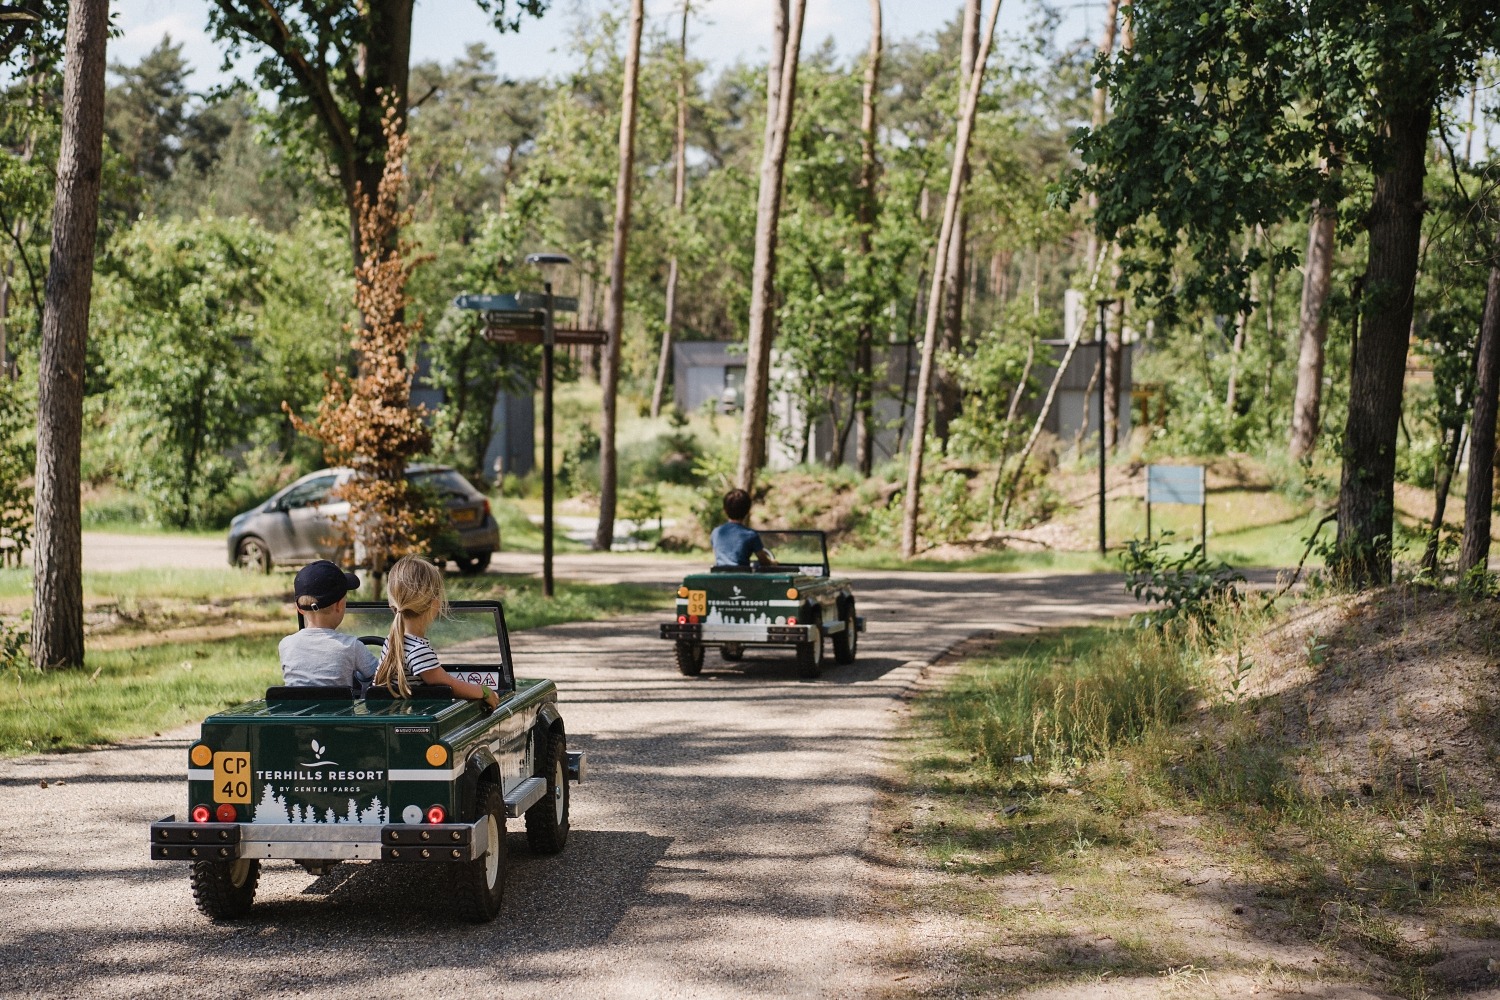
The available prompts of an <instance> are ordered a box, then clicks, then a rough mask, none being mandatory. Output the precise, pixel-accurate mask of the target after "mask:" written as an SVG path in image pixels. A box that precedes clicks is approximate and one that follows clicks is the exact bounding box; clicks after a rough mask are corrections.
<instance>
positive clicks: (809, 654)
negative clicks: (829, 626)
mask: <svg viewBox="0 0 1500 1000" xmlns="http://www.w3.org/2000/svg"><path fill="white" fill-rule="evenodd" d="M808 624H810V625H815V626H817V628H816V632H817V638H815V639H813V640H812V641H811V642H799V643H797V665H798V666H800V667H801V668H802V676H803V677H806V678H807V679H809V680H811V679H813V678H815V677H817V676H818V675H820V674H821V673H822V672H823V627H822V626H823V622H822V620H821V619H820V618H819V617H817V616H814V617H813V618H812V620H811V621H809V622H808Z"/></svg>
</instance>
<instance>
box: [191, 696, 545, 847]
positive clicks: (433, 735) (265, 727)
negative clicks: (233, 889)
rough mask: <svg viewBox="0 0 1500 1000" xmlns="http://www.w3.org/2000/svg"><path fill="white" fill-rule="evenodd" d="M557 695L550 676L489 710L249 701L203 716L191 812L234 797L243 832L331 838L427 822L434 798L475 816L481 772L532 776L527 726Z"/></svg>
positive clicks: (457, 704)
mask: <svg viewBox="0 0 1500 1000" xmlns="http://www.w3.org/2000/svg"><path fill="white" fill-rule="evenodd" d="M556 697H557V689H556V685H554V684H553V683H552V682H551V681H520V682H518V685H517V690H516V691H514V692H510V693H508V694H507V695H506V696H505V698H504V699H503V700H502V701H501V704H500V706H499V707H498V708H496V709H495V710H494V711H493V712H489V713H486V712H484V710H483V708H482V707H481V706H480V705H479V704H478V703H476V702H472V701H463V700H456V701H402V700H394V701H353V700H351V701H348V702H321V701H319V702H287V703H280V702H269V703H268V702H264V701H256V702H247V703H246V704H244V705H241V706H238V707H236V708H234V709H231V710H229V711H227V712H221V713H218V714H216V715H213V716H210V717H209V718H208V719H206V720H205V721H204V723H203V728H202V735H201V737H200V739H199V740H198V741H196V742H195V743H194V745H193V746H192V747H190V748H189V754H188V773H187V777H188V810H189V813H191V811H192V809H193V808H194V807H195V806H198V805H204V806H206V807H208V809H209V810H210V812H211V813H213V814H214V816H215V817H216V818H219V817H220V809H221V807H223V806H226V805H227V806H230V807H232V809H233V818H234V820H235V822H237V823H239V824H240V825H242V826H244V827H245V828H246V829H247V831H248V830H253V829H254V828H256V827H259V826H262V825H269V826H299V827H306V828H308V829H310V830H323V831H324V832H325V833H329V835H330V836H333V834H332V833H331V831H333V830H336V829H339V828H343V827H367V828H369V827H373V828H379V827H380V826H384V825H388V824H393V823H418V822H422V820H423V817H424V816H425V815H426V814H427V811H428V810H429V809H431V808H432V807H433V806H438V807H441V808H442V810H443V812H444V814H445V815H446V816H449V817H453V818H455V819H469V818H471V816H470V814H471V813H472V810H473V788H474V785H475V784H476V783H477V781H478V779H479V777H480V774H479V773H477V771H481V770H489V769H493V772H494V775H493V776H494V777H496V778H497V779H498V780H499V782H500V783H501V786H502V789H503V790H504V791H505V792H506V793H507V794H509V793H510V792H512V791H513V790H514V789H516V788H517V787H518V786H519V785H521V783H522V782H524V781H525V780H526V779H527V778H529V777H531V776H532V772H533V770H534V767H533V765H534V753H535V750H534V748H533V747H532V745H531V744H532V730H533V729H534V728H535V723H536V719H537V716H538V713H539V712H540V711H541V709H542V706H543V705H546V704H549V703H551V702H555V700H556ZM200 746H201V747H203V748H205V749H204V750H198V749H197V748H198V747H200ZM195 752H196V753H197V757H198V759H199V760H200V761H204V762H205V763H204V764H202V765H199V764H195V763H194V762H193V760H194V753H195ZM343 837H345V835H344V834H343V833H340V834H338V835H337V836H334V839H335V840H337V839H340V838H343ZM356 839H357V838H356ZM266 856H271V855H266ZM279 856H289V857H304V856H306V855H296V854H288V855H279Z"/></svg>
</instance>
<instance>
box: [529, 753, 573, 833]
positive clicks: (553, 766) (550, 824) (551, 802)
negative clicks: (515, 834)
mask: <svg viewBox="0 0 1500 1000" xmlns="http://www.w3.org/2000/svg"><path fill="white" fill-rule="evenodd" d="M537 742H539V743H541V744H542V747H541V748H540V752H539V753H538V755H537V762H536V773H537V774H538V775H540V776H542V777H545V778H546V779H547V794H546V795H545V796H543V797H542V798H541V800H539V801H538V802H537V804H536V805H534V806H532V807H531V808H530V809H528V810H526V843H528V844H530V845H531V849H532V850H533V851H536V852H538V853H540V854H556V853H557V852H558V851H561V850H562V849H563V845H564V844H566V843H567V842H568V770H567V768H568V740H567V737H565V736H563V734H562V733H546V734H543V733H538V734H537Z"/></svg>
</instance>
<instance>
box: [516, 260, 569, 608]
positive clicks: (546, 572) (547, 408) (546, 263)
mask: <svg viewBox="0 0 1500 1000" xmlns="http://www.w3.org/2000/svg"><path fill="white" fill-rule="evenodd" d="M526 263H528V264H532V265H534V266H536V267H538V268H541V269H542V275H543V280H542V295H543V297H544V299H545V304H544V305H543V309H544V310H545V311H546V319H545V321H544V325H543V327H542V595H543V596H544V597H551V596H552V593H553V584H552V375H553V367H552V364H553V353H554V349H555V348H556V346H557V331H556V325H555V324H554V322H553V319H552V315H553V311H552V280H551V279H550V278H547V277H546V274H547V268H549V267H553V266H556V265H559V264H571V263H573V259H572V258H571V257H569V256H568V255H567V254H562V253H533V254H527V255H526Z"/></svg>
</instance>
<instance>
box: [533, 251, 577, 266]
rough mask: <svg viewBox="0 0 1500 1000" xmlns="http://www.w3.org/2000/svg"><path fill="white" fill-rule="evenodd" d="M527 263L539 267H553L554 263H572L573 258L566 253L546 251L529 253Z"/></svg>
mask: <svg viewBox="0 0 1500 1000" xmlns="http://www.w3.org/2000/svg"><path fill="white" fill-rule="evenodd" d="M526 263H528V264H533V265H535V266H537V267H551V266H552V265H554V264H571V263H573V258H572V257H569V256H568V255H567V254H565V253H557V252H555V251H551V252H545V253H529V254H527V255H526Z"/></svg>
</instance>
